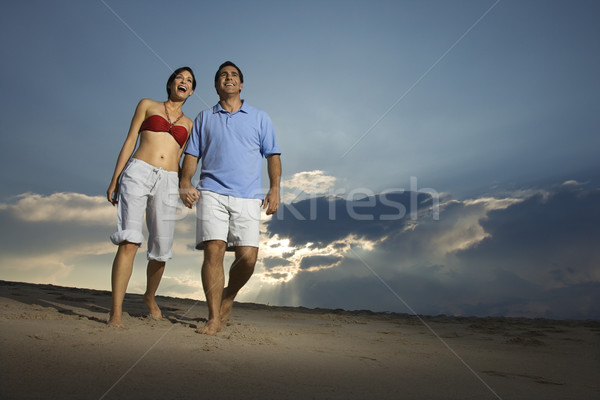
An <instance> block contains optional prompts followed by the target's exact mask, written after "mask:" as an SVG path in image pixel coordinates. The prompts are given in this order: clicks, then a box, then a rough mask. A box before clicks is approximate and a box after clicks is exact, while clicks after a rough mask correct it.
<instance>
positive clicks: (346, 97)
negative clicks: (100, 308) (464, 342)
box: [0, 0, 600, 318]
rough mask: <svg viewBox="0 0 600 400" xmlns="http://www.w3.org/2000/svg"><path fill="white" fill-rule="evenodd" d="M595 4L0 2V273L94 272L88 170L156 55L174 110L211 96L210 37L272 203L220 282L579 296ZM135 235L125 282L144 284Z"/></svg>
mask: <svg viewBox="0 0 600 400" xmlns="http://www.w3.org/2000/svg"><path fill="white" fill-rule="evenodd" d="M599 11H600V6H599V5H598V4H597V3H596V2H593V1H575V2H567V1H512V0H502V1H491V0H490V1H426V2H421V1H369V2H367V1H320V2H317V1H303V2H286V1H280V2H275V1H257V2H236V1H233V2H227V4H223V3H215V2H207V4H200V3H198V2H192V1H171V2H165V1H143V2H142V1H122V2H116V1H109V0H105V1H55V2H45V1H23V2H19V3H18V4H17V3H16V2H15V3H12V4H8V5H5V6H4V7H3V12H2V13H1V15H0V21H1V23H0V30H1V34H0V40H1V41H2V49H3V51H4V55H3V62H2V63H1V65H0V68H1V71H2V74H1V75H0V76H2V78H0V79H1V80H2V87H3V89H4V93H5V96H4V100H3V101H2V107H1V108H0V113H1V115H2V125H1V126H2V128H1V129H2V137H3V144H4V145H3V146H2V147H0V159H1V160H2V161H1V162H2V168H1V170H0V171H1V172H0V174H1V179H0V222H1V223H0V225H1V226H2V229H1V230H0V232H1V235H2V241H1V242H2V243H1V244H0V251H1V254H2V258H1V259H0V271H1V275H2V279H7V280H17V281H27V282H40V283H55V284H61V285H69V286H78V287H92V288H98V289H108V288H109V287H110V264H111V262H112V258H113V256H114V252H115V250H116V249H115V247H114V246H113V245H112V244H110V242H109V240H108V236H109V235H110V234H111V233H112V232H113V230H114V229H115V218H116V217H115V210H114V208H113V207H111V206H110V205H109V204H108V202H107V201H106V200H105V199H104V192H105V190H106V187H107V185H108V183H109V180H110V178H111V175H112V171H113V168H114V163H115V161H116V157H117V154H118V151H119V149H120V147H121V145H122V143H123V140H124V138H125V135H126V133H127V129H128V126H129V122H130V120H131V116H132V114H133V111H134V109H135V106H136V104H137V102H138V101H139V99H141V98H144V97H149V98H153V99H156V100H161V99H165V96H166V93H165V89H164V86H165V82H166V79H167V77H168V75H169V74H170V72H171V70H172V69H175V68H177V67H179V66H182V65H188V66H190V67H191V68H193V70H194V72H195V74H196V78H197V80H198V85H197V88H196V93H195V95H194V96H193V97H192V98H191V99H190V100H188V102H187V103H186V104H185V106H184V112H185V113H186V114H187V115H188V116H190V117H191V118H194V117H195V116H196V115H197V114H198V112H200V111H201V110H202V109H204V108H207V107H209V106H212V105H213V104H214V103H216V101H217V96H216V93H215V91H214V87H213V85H212V80H213V76H214V73H215V70H216V68H217V67H218V65H219V64H220V63H221V62H223V61H225V60H232V61H234V62H235V63H237V64H238V65H239V66H240V67H241V68H242V71H243V72H244V75H245V83H244V91H243V92H242V97H243V98H244V99H246V100H247V101H248V102H249V103H251V104H253V105H255V106H257V107H260V108H262V109H264V110H266V111H267V112H268V113H269V114H270V116H271V118H272V120H273V122H274V125H275V130H276V134H277V138H278V141H279V145H280V147H281V149H282V151H283V155H282V161H283V166H284V174H283V186H284V193H283V196H284V199H285V201H286V203H287V205H288V207H287V208H284V209H283V210H282V211H281V212H280V214H278V215H277V216H276V217H275V218H273V219H268V218H265V219H264V222H263V226H262V229H263V234H262V241H263V246H262V250H261V259H260V260H259V265H258V266H257V272H256V274H255V276H254V277H253V279H252V281H251V282H250V284H249V285H248V287H247V288H246V289H245V290H244V292H243V293H241V294H240V300H242V301H254V302H262V303H268V304H282V305H284V304H285V305H304V306H309V307H333V308H348V309H366V308H368V309H372V310H375V311H398V312H417V313H423V314H438V313H445V314H456V315H512V316H536V317H537V316H546V317H558V318H600V314H598V310H599V309H600V307H599V305H600V298H599V297H600V295H599V294H598V293H600V291H599V290H598V289H600V253H599V252H598V250H596V249H595V245H594V244H595V243H597V242H598V239H600V233H599V232H600V230H599V229H598V224H599V223H600V216H599V215H598V211H597V210H596V207H595V206H594V205H595V204H598V203H597V201H596V200H598V197H599V189H600V181H599V179H598V178H599V171H600V161H598V156H597V153H598V148H600V139H599V135H598V127H599V125H600V124H599V122H600V117H599V116H598V112H597V110H598V108H599V107H598V105H599V100H598V93H599V91H600V80H599V79H598V77H597V71H598V70H600V51H599V50H600V49H599V44H598V43H599V42H598V38H599V37H600V28H599V27H598V24H597V23H596V22H597V16H598V12H599ZM411 191H412V192H421V193H420V195H419V196H415V197H411V195H410V192H411ZM411 199H412V200H414V199H417V201H416V202H415V201H412V200H411ZM595 201H596V202H595ZM332 211H335V212H334V213H333V214H335V215H332ZM434 211H437V214H435V213H434ZM382 217H385V218H382ZM180 218H181V219H180V221H179V222H178V227H177V233H176V245H175V258H174V259H173V260H172V261H171V262H169V264H168V269H167V271H166V273H165V277H164V279H163V282H162V285H161V289H160V293H161V294H165V295H172V296H182V297H192V298H199V299H203V298H204V296H203V294H202V290H201V285H200V276H199V270H200V263H201V259H202V253H201V252H197V251H194V250H193V248H192V247H193V241H194V223H195V220H194V216H193V214H192V213H191V212H189V213H188V212H187V211H186V210H184V209H182V213H181V216H180ZM369 218H370V219H369ZM143 253H144V251H143V250H142V251H141V252H140V253H139V255H138V258H137V259H136V264H135V271H134V275H133V277H132V280H131V282H130V286H129V289H130V291H132V292H140V291H143V287H144V270H145V257H144V255H143ZM228 261H229V259H228Z"/></svg>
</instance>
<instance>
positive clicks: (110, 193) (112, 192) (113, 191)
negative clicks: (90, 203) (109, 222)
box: [106, 183, 119, 206]
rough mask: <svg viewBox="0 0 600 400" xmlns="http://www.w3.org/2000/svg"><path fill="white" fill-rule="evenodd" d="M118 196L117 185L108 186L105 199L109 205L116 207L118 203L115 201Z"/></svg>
mask: <svg viewBox="0 0 600 400" xmlns="http://www.w3.org/2000/svg"><path fill="white" fill-rule="evenodd" d="M118 194H119V186H118V185H117V184H114V183H111V184H110V186H109V187H108V190H107V191H106V197H107V198H108V202H109V203H110V204H112V205H113V206H116V205H117V203H118V201H117V195H118Z"/></svg>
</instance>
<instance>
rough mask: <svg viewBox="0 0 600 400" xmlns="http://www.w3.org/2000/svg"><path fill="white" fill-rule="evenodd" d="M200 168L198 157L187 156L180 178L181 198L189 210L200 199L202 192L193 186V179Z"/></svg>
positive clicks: (184, 159)
mask: <svg viewBox="0 0 600 400" xmlns="http://www.w3.org/2000/svg"><path fill="white" fill-rule="evenodd" d="M196 168H198V157H194V156H192V155H189V154H186V155H185V157H184V158H183V165H182V166H181V177H180V178H179V198H181V201H183V204H184V205H185V206H186V207H187V208H192V206H193V205H194V203H195V202H196V201H198V199H199V198H200V192H199V191H198V190H197V189H196V188H195V187H194V186H193V185H192V177H193V176H194V174H195V173H196Z"/></svg>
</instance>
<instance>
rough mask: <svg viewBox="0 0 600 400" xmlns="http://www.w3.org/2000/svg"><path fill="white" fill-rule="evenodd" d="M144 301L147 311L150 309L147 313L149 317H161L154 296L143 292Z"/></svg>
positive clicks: (159, 318)
mask: <svg viewBox="0 0 600 400" xmlns="http://www.w3.org/2000/svg"><path fill="white" fill-rule="evenodd" d="M144 303H145V304H146V307H148V311H150V314H149V315H150V317H151V318H154V319H158V320H161V319H163V315H162V312H161V311H160V308H159V307H158V304H156V300H154V296H149V295H147V294H144Z"/></svg>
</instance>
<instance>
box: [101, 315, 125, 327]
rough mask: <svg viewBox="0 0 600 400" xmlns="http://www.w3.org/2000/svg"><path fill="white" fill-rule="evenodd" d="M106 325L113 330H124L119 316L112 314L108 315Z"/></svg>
mask: <svg viewBox="0 0 600 400" xmlns="http://www.w3.org/2000/svg"><path fill="white" fill-rule="evenodd" d="M106 325H108V326H111V327H113V328H125V325H123V321H122V319H121V315H120V314H119V315H115V314H113V313H112V312H111V313H110V314H109V317H108V321H107V322H106Z"/></svg>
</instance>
